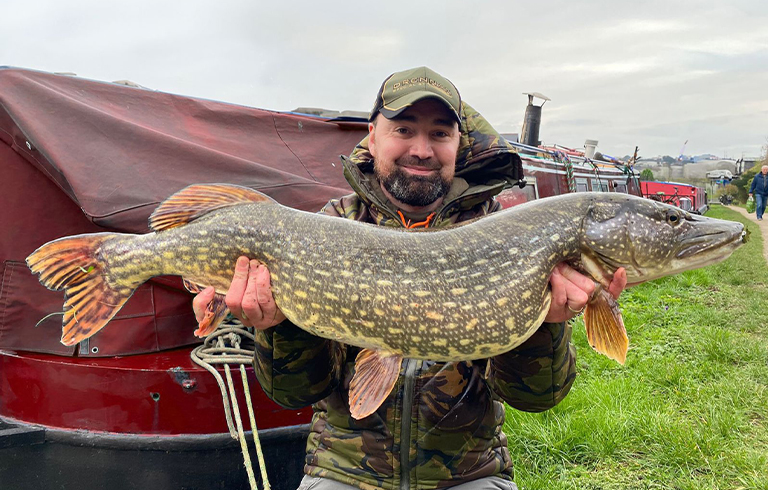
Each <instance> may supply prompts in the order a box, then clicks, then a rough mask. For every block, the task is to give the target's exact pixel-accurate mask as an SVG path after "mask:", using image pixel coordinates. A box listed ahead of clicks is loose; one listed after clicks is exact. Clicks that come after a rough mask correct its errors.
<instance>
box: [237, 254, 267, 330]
mask: <svg viewBox="0 0 768 490" xmlns="http://www.w3.org/2000/svg"><path fill="white" fill-rule="evenodd" d="M259 265H260V263H259V261H257V260H251V262H250V265H249V268H248V283H247V285H246V288H245V291H244V293H243V299H242V308H243V318H242V319H243V320H244V321H243V325H246V326H253V325H254V324H257V323H260V322H261V321H262V319H263V318H264V313H263V312H262V310H261V305H260V304H259V288H260V287H261V286H260V283H259Z"/></svg>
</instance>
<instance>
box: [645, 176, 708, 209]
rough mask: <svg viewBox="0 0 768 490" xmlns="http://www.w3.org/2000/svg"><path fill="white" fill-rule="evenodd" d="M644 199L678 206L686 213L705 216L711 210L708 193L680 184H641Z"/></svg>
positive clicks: (654, 182)
mask: <svg viewBox="0 0 768 490" xmlns="http://www.w3.org/2000/svg"><path fill="white" fill-rule="evenodd" d="M640 188H641V189H642V193H643V197H647V198H648V199H653V200H654V201H660V202H665V203H667V204H671V205H673V206H677V207H679V208H680V209H683V210H684V211H688V212H690V213H696V214H704V213H706V212H707V210H708V209H709V203H708V201H707V191H706V190H705V189H703V188H701V187H697V186H695V185H691V184H683V183H680V182H657V181H642V182H640Z"/></svg>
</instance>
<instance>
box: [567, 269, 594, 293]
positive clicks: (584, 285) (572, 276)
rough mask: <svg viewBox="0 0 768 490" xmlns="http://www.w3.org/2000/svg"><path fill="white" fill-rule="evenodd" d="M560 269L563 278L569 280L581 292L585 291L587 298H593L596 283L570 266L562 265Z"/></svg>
mask: <svg viewBox="0 0 768 490" xmlns="http://www.w3.org/2000/svg"><path fill="white" fill-rule="evenodd" d="M559 267H560V272H561V274H563V277H565V278H566V279H568V280H569V281H570V282H571V283H572V284H573V285H574V286H576V287H577V288H579V289H580V290H581V291H584V292H585V293H586V295H587V297H589V296H592V293H593V292H594V291H595V281H593V280H592V279H591V278H589V277H587V276H585V275H584V274H582V273H581V272H579V271H577V270H576V269H574V268H573V267H571V266H569V265H568V264H560V265H559Z"/></svg>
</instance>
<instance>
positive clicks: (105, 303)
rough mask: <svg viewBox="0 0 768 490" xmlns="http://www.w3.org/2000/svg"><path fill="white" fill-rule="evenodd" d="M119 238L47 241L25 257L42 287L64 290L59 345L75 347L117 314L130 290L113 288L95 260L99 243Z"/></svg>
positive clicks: (100, 235)
mask: <svg viewBox="0 0 768 490" xmlns="http://www.w3.org/2000/svg"><path fill="white" fill-rule="evenodd" d="M118 236H120V235H119V234H117V233H95V234H88V235H76V236H72V237H67V238H60V239H58V240H54V241H52V242H48V243H46V244H45V245H43V246H42V247H40V248H38V249H37V250H35V251H34V252H32V254H31V255H30V256H29V257H27V266H28V267H29V268H30V270H31V271H32V273H33V274H38V275H39V276H40V282H41V283H42V284H43V286H45V287H47V288H48V289H51V290H53V291H60V290H62V289H63V290H64V318H63V320H62V325H63V328H62V334H61V343H62V344H64V345H75V344H76V343H78V342H80V341H82V340H85V339H87V338H88V337H90V336H92V335H93V334H95V333H96V332H98V331H99V330H101V329H102V328H103V327H104V325H106V324H107V322H109V320H111V319H112V317H114V316H115V314H117V312H118V311H119V310H120V308H122V306H123V305H124V304H125V302H126V301H128V298H130V297H131V295H132V294H133V291H134V290H133V289H131V288H126V289H123V290H120V291H116V290H114V289H112V288H111V287H110V286H109V284H107V281H106V277H105V276H104V273H105V271H104V267H103V263H102V262H101V261H100V260H99V258H98V252H99V248H100V247H101V244H102V243H103V242H104V241H105V240H107V239H109V238H114V237H118Z"/></svg>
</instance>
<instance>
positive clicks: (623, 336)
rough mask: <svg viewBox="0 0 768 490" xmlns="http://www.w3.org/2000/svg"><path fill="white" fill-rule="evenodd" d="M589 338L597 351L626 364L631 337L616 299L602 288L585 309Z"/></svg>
mask: <svg viewBox="0 0 768 490" xmlns="http://www.w3.org/2000/svg"><path fill="white" fill-rule="evenodd" d="M584 325H585V326H586V328H587V340H588V341H589V345H591V346H592V348H593V349H595V350H596V351H597V352H599V353H601V354H603V355H605V356H606V357H608V358H610V359H613V360H615V361H617V362H618V363H619V364H624V363H625V362H626V360H627V349H628V347H629V337H627V329H626V328H624V320H623V319H622V318H621V311H620V310H619V304H618V303H617V302H616V299H615V298H614V297H613V296H612V295H611V293H609V292H608V291H606V290H604V289H601V290H600V292H599V293H598V294H597V297H596V298H595V299H594V300H593V301H591V302H589V303H587V307H586V308H585V309H584Z"/></svg>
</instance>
